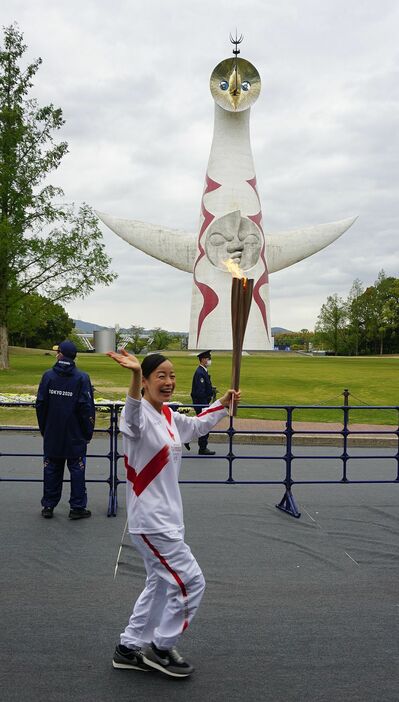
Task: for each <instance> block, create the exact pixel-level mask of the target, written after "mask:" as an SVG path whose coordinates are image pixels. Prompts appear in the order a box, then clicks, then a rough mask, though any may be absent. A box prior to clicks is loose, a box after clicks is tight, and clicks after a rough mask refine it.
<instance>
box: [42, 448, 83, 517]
mask: <svg viewBox="0 0 399 702" xmlns="http://www.w3.org/2000/svg"><path fill="white" fill-rule="evenodd" d="M65 461H66V462H67V466H68V470H69V473H70V476H71V495H70V499H69V504H70V506H71V509H77V508H82V507H86V505H87V493H86V482H85V469H86V456H79V457H76V458H52V457H51V456H45V457H44V464H43V465H44V481H43V497H42V506H43V507H55V506H56V505H58V503H59V501H60V499H61V493H62V481H63V479H64V467H65Z"/></svg>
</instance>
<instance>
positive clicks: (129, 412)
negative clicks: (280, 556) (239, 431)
mask: <svg viewBox="0 0 399 702" xmlns="http://www.w3.org/2000/svg"><path fill="white" fill-rule="evenodd" d="M108 355H109V356H110V357H111V358H113V359H114V360H115V361H117V362H118V363H119V364H120V365H121V366H123V367H124V368H127V369H130V370H131V371H132V378H131V383H130V387H129V390H128V395H127V398H126V405H125V407H124V409H123V410H122V415H121V423H120V428H121V431H122V434H123V448H124V458H125V467H126V477H127V481H126V499H127V516H128V530H129V533H130V536H131V539H132V541H133V543H134V545H135V547H136V548H137V550H138V551H139V553H140V554H141V556H142V557H143V560H144V565H145V568H146V572H147V579H146V584H145V588H144V590H143V592H142V593H141V595H140V596H139V598H138V600H137V601H136V604H135V605H134V609H133V612H132V615H131V617H130V619H129V623H128V625H127V627H126V629H125V631H124V632H123V633H122V634H121V640H120V644H119V645H118V646H117V647H116V649H115V653H114V658H113V666H114V667H115V668H134V669H139V670H147V671H148V670H149V669H150V668H155V669H157V670H160V671H162V672H163V673H166V674H167V675H170V676H173V677H186V676H187V675H190V674H191V673H192V671H193V666H192V665H190V664H189V663H188V662H187V661H185V660H184V659H183V657H182V656H181V655H180V653H179V652H178V651H177V649H176V648H175V644H176V642H177V640H178V638H179V637H180V635H181V634H182V633H183V631H184V630H185V629H186V628H187V627H188V625H189V624H190V622H191V620H192V618H193V617H194V615H195V613H196V611H197V609H198V606H199V604H200V601H201V598H202V595H203V592H204V589H205V580H204V577H203V575H202V572H201V569H200V567H199V565H198V563H197V561H196V560H195V558H194V556H193V554H192V553H191V551H190V548H189V546H187V544H186V543H185V542H184V524H183V508H182V501H181V495H180V489H179V483H178V481H179V472H180V466H181V453H182V449H181V446H182V444H183V443H188V442H190V441H191V440H192V439H195V438H198V437H199V436H202V435H203V434H207V433H208V432H209V431H210V430H211V429H212V427H214V426H215V424H217V423H218V422H219V420H220V419H221V418H222V417H224V416H225V415H226V414H227V408H228V407H229V405H230V403H231V401H232V398H234V399H237V400H239V392H238V393H237V392H235V391H234V390H229V391H228V392H226V394H225V395H224V396H223V397H222V398H221V399H220V400H217V401H216V402H214V403H213V404H212V405H210V406H209V407H206V409H205V410H204V411H203V412H202V413H201V414H199V415H198V416H196V417H187V416H185V415H183V414H179V413H178V412H173V411H172V410H171V409H170V407H168V405H167V404H164V403H168V402H170V400H171V398H172V394H173V391H174V389H175V384H176V380H175V373H174V370H173V366H172V363H171V362H170V361H169V360H168V359H167V358H165V356H162V355H161V354H151V355H150V356H146V358H145V359H144V360H143V362H142V365H141V366H140V363H139V361H138V360H137V358H136V357H135V356H132V355H130V354H128V353H127V352H126V351H122V352H121V353H114V352H110V353H109V354H108Z"/></svg>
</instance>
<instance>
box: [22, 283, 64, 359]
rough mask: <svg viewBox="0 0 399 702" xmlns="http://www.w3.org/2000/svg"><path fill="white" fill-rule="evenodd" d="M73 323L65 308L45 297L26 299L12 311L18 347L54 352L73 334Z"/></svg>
mask: <svg viewBox="0 0 399 702" xmlns="http://www.w3.org/2000/svg"><path fill="white" fill-rule="evenodd" d="M73 328H74V323H73V320H72V319H71V318H70V317H69V316H68V314H67V313H66V312H65V310H64V308H63V307H62V305H60V304H58V303H56V302H50V301H49V300H47V299H46V298H45V297H43V296H42V295H38V294H37V293H33V294H32V295H25V297H24V298H23V301H22V304H21V305H19V306H18V307H14V308H12V309H11V311H10V317H9V334H10V340H11V342H12V343H13V344H14V345H16V346H30V347H38V348H45V349H48V348H51V347H52V346H53V345H54V344H57V343H59V342H60V341H62V340H63V339H66V338H67V337H69V338H70V334H71V332H72V330H73Z"/></svg>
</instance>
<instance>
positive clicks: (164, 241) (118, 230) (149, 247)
mask: <svg viewBox="0 0 399 702" xmlns="http://www.w3.org/2000/svg"><path fill="white" fill-rule="evenodd" d="M96 214H97V217H98V218H99V219H101V221H102V222H104V224H106V225H107V227H109V228H110V229H112V231H113V232H115V234H117V235H118V236H120V237H121V238H122V239H124V240H125V241H127V242H128V243H129V244H131V245H132V246H134V247H135V248H136V249H140V251H143V253H146V254H148V255H149V256H153V258H157V259H158V260H159V261H163V262H164V263H169V265H170V266H173V267H174V268H179V269H180V270H181V271H186V272H187V273H192V272H193V267H194V261H195V258H196V254H197V236H196V234H191V233H188V232H183V231H179V230H178V229H166V228H165V227H160V226H157V225H156V224H146V223H145V222H138V221H136V220H129V219H117V218H116V217H111V216H110V215H108V214H105V213H104V212H96Z"/></svg>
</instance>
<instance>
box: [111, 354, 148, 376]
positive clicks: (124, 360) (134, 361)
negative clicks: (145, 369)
mask: <svg viewBox="0 0 399 702" xmlns="http://www.w3.org/2000/svg"><path fill="white" fill-rule="evenodd" d="M107 356H109V357H110V358H112V359H113V360H114V361H116V362H117V363H119V365H120V366H122V367H123V368H128V369H129V370H131V371H133V372H134V373H137V372H138V371H141V366H140V361H139V360H138V358H136V356H133V354H132V353H128V352H127V351H125V349H121V351H120V352H119V353H117V352H116V351H109V352H108V353H107Z"/></svg>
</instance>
